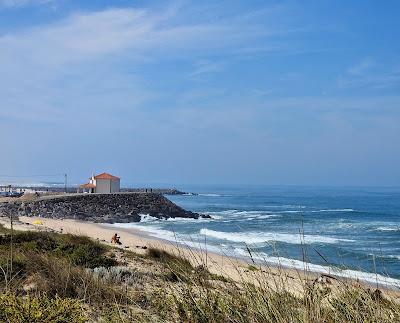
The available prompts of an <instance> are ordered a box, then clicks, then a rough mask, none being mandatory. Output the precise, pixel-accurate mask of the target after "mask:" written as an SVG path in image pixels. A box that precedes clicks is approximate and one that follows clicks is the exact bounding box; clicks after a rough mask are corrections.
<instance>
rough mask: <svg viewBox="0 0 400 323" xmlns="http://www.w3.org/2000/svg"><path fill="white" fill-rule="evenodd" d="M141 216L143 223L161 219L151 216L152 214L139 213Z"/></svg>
mask: <svg viewBox="0 0 400 323" xmlns="http://www.w3.org/2000/svg"><path fill="white" fill-rule="evenodd" d="M139 216H140V222H141V223H147V222H154V221H159V220H160V219H158V218H156V217H154V216H151V215H150V214H139Z"/></svg>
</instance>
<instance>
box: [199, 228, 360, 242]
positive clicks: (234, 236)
mask: <svg viewBox="0 0 400 323" xmlns="http://www.w3.org/2000/svg"><path fill="white" fill-rule="evenodd" d="M200 234H201V235H206V236H209V237H213V238H216V239H219V240H228V241H232V242H242V243H248V244H257V243H267V242H271V241H277V242H285V243H292V244H301V243H302V238H304V242H305V243H339V242H341V241H347V242H353V241H354V240H347V239H337V238H332V237H325V236H318V235H304V237H302V236H300V235H299V234H291V233H272V232H246V233H244V232H243V233H242V232H223V231H214V230H210V229H205V228H203V229H201V230H200Z"/></svg>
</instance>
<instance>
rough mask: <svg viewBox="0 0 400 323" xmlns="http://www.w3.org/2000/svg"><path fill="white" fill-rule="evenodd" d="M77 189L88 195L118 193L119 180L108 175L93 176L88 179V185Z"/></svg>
mask: <svg viewBox="0 0 400 323" xmlns="http://www.w3.org/2000/svg"><path fill="white" fill-rule="evenodd" d="M79 188H80V189H82V190H83V192H88V193H102V194H105V193H117V192H119V191H120V178H119V177H116V176H113V175H111V174H108V173H102V174H99V175H96V176H95V175H93V176H92V177H91V178H89V183H86V184H83V185H81V186H79ZM78 192H79V189H78Z"/></svg>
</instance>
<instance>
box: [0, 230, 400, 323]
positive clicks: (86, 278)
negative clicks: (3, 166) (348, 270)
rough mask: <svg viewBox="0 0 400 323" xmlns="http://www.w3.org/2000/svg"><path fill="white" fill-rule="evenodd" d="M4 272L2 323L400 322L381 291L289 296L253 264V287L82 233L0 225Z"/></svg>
mask: <svg viewBox="0 0 400 323" xmlns="http://www.w3.org/2000/svg"><path fill="white" fill-rule="evenodd" d="M11 246H12V248H11ZM11 249H12V257H11ZM11 258H12V262H11ZM0 268H1V269H0V271H1V272H2V274H1V275H0V289H1V293H2V294H1V296H0V322H16V323H20V322H21V323H22V322H79V323H80V322H193V323H197V322H237V323H240V322H243V323H244V322H254V323H256V322H277V323H278V322H279V323H280V322H282V323H286V322H327V323H331V322H332V323H334V322H400V305H399V302H398V300H395V299H393V298H389V297H387V296H385V294H384V293H382V292H380V291H379V290H371V289H368V288H364V287H361V286H356V285H354V284H351V283H349V282H347V283H346V282H340V284H336V285H335V286H334V285H332V284H327V283H321V282H320V281H318V280H305V279H304V280H303V281H302V285H301V291H300V292H299V293H296V294H293V293H292V287H293V286H291V284H290V281H288V280H287V277H283V278H281V277H278V276H276V275H275V276H274V275H272V274H270V273H268V272H266V271H264V270H261V269H259V268H258V267H256V266H254V265H250V266H248V267H247V268H244V272H247V275H251V277H252V283H249V281H250V280H249V279H246V277H243V280H242V281H239V282H234V281H233V280H232V279H228V278H226V277H224V276H219V275H215V274H212V273H210V272H209V271H208V269H207V267H206V265H205V264H204V263H202V262H201V261H199V262H198V263H193V261H192V262H190V261H189V260H188V259H185V257H183V256H182V255H181V254H179V252H177V253H176V254H172V253H169V252H167V251H165V250H160V249H156V248H149V249H147V254H146V255H144V256H141V255H137V254H134V253H132V252H129V251H127V250H121V249H115V250H113V249H112V248H110V247H108V246H106V245H102V244H99V243H98V242H96V241H93V240H91V239H89V238H87V237H81V236H73V235H61V234H55V233H48V232H18V231H17V232H14V233H13V235H12V236H11V232H10V231H9V230H6V229H4V228H0ZM242 272H243V271H242ZM283 275H284V273H283Z"/></svg>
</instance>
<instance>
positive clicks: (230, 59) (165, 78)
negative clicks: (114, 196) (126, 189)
mask: <svg viewBox="0 0 400 323" xmlns="http://www.w3.org/2000/svg"><path fill="white" fill-rule="evenodd" d="M399 12H400V2H399V1H396V0H387V1H377V0H376V1H369V0H355V1H333V0H332V1H327V0H310V1H300V0H299V1H268V0H262V1H257V0H247V1H246V0H243V1H236V0H226V1H185V0H182V1H179V0H178V1H144V0H137V1H133V0H131V1H128V0H113V1H110V0H108V1H105V0H91V1H74V0H0V133H1V137H0V138H1V140H0V156H1V159H0V180H1V179H2V178H3V181H4V178H5V177H4V176H6V175H7V176H20V177H21V178H23V177H24V178H26V177H28V176H38V175H46V176H47V178H46V180H48V179H50V175H53V174H62V173H67V174H68V178H69V181H70V182H71V183H83V182H85V181H86V180H87V178H88V176H90V175H91V174H92V173H100V172H109V173H112V174H114V175H118V176H120V177H121V179H122V183H123V184H124V183H125V184H127V183H129V184H130V185H132V184H133V185H135V184H138V185H139V184H149V185H151V184H155V183H166V184H171V185H179V184H250V185H328V186H330V185H333V186H337V185H339V186H342V185H343V186H399V184H400V41H399V39H400V19H399V18H400V17H399ZM2 176H3V177H2ZM57 176H59V175H57ZM32 178H33V177H32ZM58 178H60V177H57V179H58ZM44 179H45V178H43V180H44ZM60 180H62V178H60Z"/></svg>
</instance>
